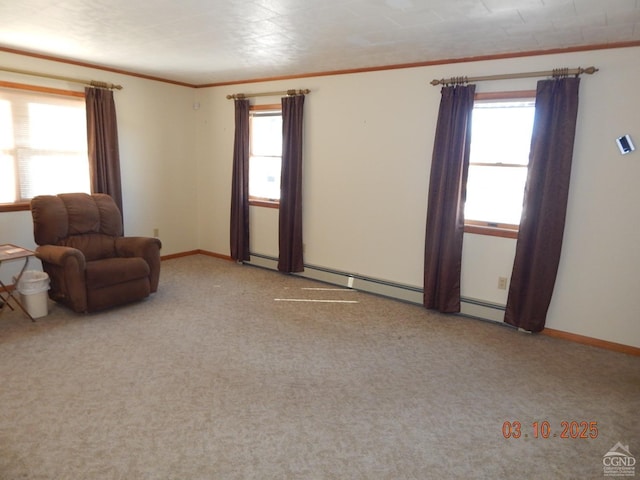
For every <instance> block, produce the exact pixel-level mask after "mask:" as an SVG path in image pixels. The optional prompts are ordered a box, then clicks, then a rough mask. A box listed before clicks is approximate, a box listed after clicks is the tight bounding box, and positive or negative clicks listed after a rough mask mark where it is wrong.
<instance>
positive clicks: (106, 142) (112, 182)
mask: <svg viewBox="0 0 640 480" xmlns="http://www.w3.org/2000/svg"><path fill="white" fill-rule="evenodd" d="M85 102H86V110H87V145H88V147H89V172H90V175H91V192H92V193H106V194H109V195H110V196H111V197H112V198H113V200H114V201H115V202H116V205H118V208H119V209H120V212H121V213H123V211H122V182H121V178H120V152H119V150H118V122H117V120H116V105H115V102H114V100H113V91H112V90H107V89H103V88H90V87H87V88H85Z"/></svg>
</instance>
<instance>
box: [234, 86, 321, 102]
mask: <svg viewBox="0 0 640 480" xmlns="http://www.w3.org/2000/svg"><path fill="white" fill-rule="evenodd" d="M307 93H311V90H309V89H308V88H305V89H304V90H283V91H281V92H263V93H234V94H233V95H227V100H242V99H244V98H250V97H272V96H274V95H289V96H293V95H306V94H307Z"/></svg>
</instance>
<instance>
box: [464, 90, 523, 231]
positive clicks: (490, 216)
mask: <svg viewBox="0 0 640 480" xmlns="http://www.w3.org/2000/svg"><path fill="white" fill-rule="evenodd" d="M500 97H501V95H498V94H491V95H490V98H488V99H487V98H485V99H483V98H482V95H481V94H479V95H476V101H475V103H474V107H473V117H472V127H471V151H470V156H469V177H468V179H467V197H466V203H465V210H464V215H465V231H467V232H472V233H483V234H490V235H500V236H506V237H512V238H515V237H516V236H517V231H518V227H519V224H520V216H521V214H522V200H523V195H524V186H525V182H526V179H527V168H528V164H529V149H530V145H531V133H532V130H533V117H534V113H535V98H534V97H535V92H513V93H509V94H504V97H502V98H500ZM505 97H506V98H505Z"/></svg>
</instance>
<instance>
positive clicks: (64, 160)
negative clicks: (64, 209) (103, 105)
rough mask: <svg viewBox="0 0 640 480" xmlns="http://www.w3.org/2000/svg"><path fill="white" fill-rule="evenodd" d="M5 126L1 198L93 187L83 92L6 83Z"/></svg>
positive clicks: (1, 95)
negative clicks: (57, 92)
mask: <svg viewBox="0 0 640 480" xmlns="http://www.w3.org/2000/svg"><path fill="white" fill-rule="evenodd" d="M0 130H1V132H2V133H0V175H1V177H2V180H0V185H1V186H2V192H1V193H0V202H2V203H13V202H21V201H28V200H30V199H31V198H33V197H34V196H36V195H43V194H57V193H67V192H87V193H88V192H89V191H90V183H89V161H88V154H87V127H86V111H85V102H84V99H83V98H78V97H71V96H69V97H67V96H63V95H55V94H50V93H42V92H33V91H22V90H16V89H4V88H0ZM10 183H11V185H9V184H10Z"/></svg>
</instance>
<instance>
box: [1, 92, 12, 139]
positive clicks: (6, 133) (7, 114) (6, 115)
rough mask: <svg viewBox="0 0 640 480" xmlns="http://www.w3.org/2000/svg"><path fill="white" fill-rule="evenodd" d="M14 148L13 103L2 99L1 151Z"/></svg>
mask: <svg viewBox="0 0 640 480" xmlns="http://www.w3.org/2000/svg"><path fill="white" fill-rule="evenodd" d="M9 148H13V120H12V119H11V102H9V101H7V100H2V99H0V150H6V149H9Z"/></svg>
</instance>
